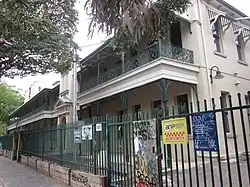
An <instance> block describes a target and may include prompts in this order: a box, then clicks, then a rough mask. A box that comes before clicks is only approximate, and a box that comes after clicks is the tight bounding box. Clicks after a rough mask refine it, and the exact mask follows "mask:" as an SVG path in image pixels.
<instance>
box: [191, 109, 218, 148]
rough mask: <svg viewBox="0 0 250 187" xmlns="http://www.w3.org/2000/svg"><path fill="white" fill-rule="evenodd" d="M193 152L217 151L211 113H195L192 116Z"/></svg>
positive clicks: (213, 121) (216, 140)
mask: <svg viewBox="0 0 250 187" xmlns="http://www.w3.org/2000/svg"><path fill="white" fill-rule="evenodd" d="M192 125H193V137H194V150H195V151H213V152H217V151H218V149H219V144H218V136H217V133H216V125H215V118H214V113H213V112H204V113H197V114H193V115H192Z"/></svg>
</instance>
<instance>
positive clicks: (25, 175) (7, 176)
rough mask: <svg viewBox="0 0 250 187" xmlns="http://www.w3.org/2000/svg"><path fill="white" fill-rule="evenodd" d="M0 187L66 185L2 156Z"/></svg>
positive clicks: (52, 186) (62, 186)
mask: <svg viewBox="0 0 250 187" xmlns="http://www.w3.org/2000/svg"><path fill="white" fill-rule="evenodd" d="M0 187H66V185H63V184H61V183H59V182H57V181H56V180H54V179H52V178H50V177H48V176H46V175H43V174H41V173H39V172H37V171H35V170H33V169H31V168H29V167H26V166H24V165H21V164H19V163H17V162H13V161H11V160H10V159H7V158H5V157H3V156H0Z"/></svg>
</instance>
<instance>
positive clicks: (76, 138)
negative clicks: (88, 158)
mask: <svg viewBox="0 0 250 187" xmlns="http://www.w3.org/2000/svg"><path fill="white" fill-rule="evenodd" d="M74 143H81V129H75V130H74Z"/></svg>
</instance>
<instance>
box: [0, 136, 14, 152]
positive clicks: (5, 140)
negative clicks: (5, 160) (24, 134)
mask: <svg viewBox="0 0 250 187" xmlns="http://www.w3.org/2000/svg"><path fill="white" fill-rule="evenodd" d="M0 143H1V144H2V148H3V149H8V150H12V146H13V135H12V134H10V135H5V136H0Z"/></svg>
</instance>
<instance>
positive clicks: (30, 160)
mask: <svg viewBox="0 0 250 187" xmlns="http://www.w3.org/2000/svg"><path fill="white" fill-rule="evenodd" d="M37 160H38V158H36V157H28V164H27V165H28V166H29V167H31V168H33V169H35V170H37Z"/></svg>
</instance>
